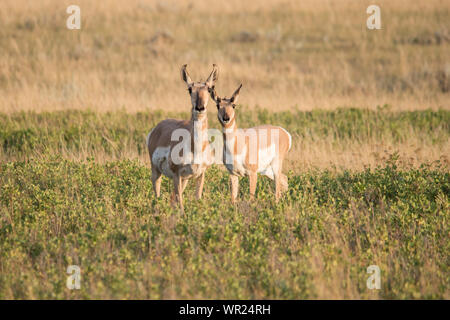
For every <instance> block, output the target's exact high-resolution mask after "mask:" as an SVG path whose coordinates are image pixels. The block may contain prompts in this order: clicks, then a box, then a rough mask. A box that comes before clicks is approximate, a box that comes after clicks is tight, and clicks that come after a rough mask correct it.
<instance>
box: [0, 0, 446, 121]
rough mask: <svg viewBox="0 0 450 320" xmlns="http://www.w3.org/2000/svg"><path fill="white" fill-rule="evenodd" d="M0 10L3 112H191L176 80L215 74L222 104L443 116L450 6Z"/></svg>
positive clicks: (21, 4)
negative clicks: (72, 24) (231, 98)
mask: <svg viewBox="0 0 450 320" xmlns="http://www.w3.org/2000/svg"><path fill="white" fill-rule="evenodd" d="M70 4H73V1H59V0H40V1H27V0H3V1H2V4H1V5H0V48H1V56H0V96H1V97H2V99H1V100H0V111H7V112H11V111H17V110H37V111H42V110H60V109H67V108H75V109H85V108H91V109H94V110H97V111H105V110H116V109H122V108H123V109H126V110H127V111H129V112H134V111H139V110H147V109H164V110H173V111H184V110H186V109H187V108H188V107H189V100H188V97H187V94H186V91H185V86H184V84H183V83H182V82H181V80H180V75H179V68H180V66H181V65H182V64H184V63H188V64H189V70H190V72H191V76H192V77H193V78H194V79H197V80H198V79H200V78H203V79H204V78H205V77H206V76H207V75H208V73H209V72H210V69H211V64H212V63H217V64H218V65H219V67H220V80H219V82H218V85H217V89H218V92H219V93H221V94H223V95H229V94H231V92H232V90H233V89H235V87H236V86H237V85H239V83H241V82H242V83H243V84H244V86H243V90H242V96H241V103H242V104H244V105H245V106H246V107H249V108H252V107H256V106H259V107H263V108H268V109H270V110H288V109H300V110H310V109H314V108H326V109H329V108H336V107H339V106H356V107H368V108H375V107H376V106H377V105H384V104H390V105H392V106H393V107H394V108H395V109H398V110H411V109H424V108H434V109H436V108H446V109H448V108H449V106H450V104H449V90H450V83H449V82H450V80H449V79H450V60H449V59H450V58H449V56H450V50H449V48H450V29H449V23H448V21H450V10H449V9H450V3H449V2H448V1H439V0H418V1H404V0H396V1H377V2H376V4H377V5H379V6H380V8H381V21H382V30H368V29H367V28H366V19H367V17H368V14H367V13H366V8H367V7H368V6H369V5H370V4H373V1H347V0H345V1H312V0H306V1H289V0H285V1H282V0H276V1H268V0H262V1H237V0H231V1H226V2H222V1H143V0H129V1H119V0H104V1H90V0H89V1H88V0H80V1H76V4H78V5H79V6H80V8H81V19H82V26H81V30H68V29H67V28H66V19H67V17H68V16H69V15H68V14H67V13H66V8H67V6H68V5H70Z"/></svg>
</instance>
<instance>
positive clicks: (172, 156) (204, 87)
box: [147, 65, 218, 212]
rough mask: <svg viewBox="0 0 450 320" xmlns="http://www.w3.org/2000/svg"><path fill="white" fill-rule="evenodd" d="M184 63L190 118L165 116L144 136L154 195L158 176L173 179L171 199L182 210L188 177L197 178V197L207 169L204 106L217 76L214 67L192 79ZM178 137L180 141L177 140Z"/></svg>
mask: <svg viewBox="0 0 450 320" xmlns="http://www.w3.org/2000/svg"><path fill="white" fill-rule="evenodd" d="M186 67H187V65H184V66H183V67H182V68H181V77H182V79H183V81H184V82H186V84H187V87H188V91H189V95H190V97H191V103H192V112H191V114H192V115H191V119H190V120H175V119H166V120H163V121H161V122H160V123H158V125H156V127H155V128H154V129H153V130H152V131H151V132H150V133H149V134H148V136H147V147H148V152H149V155H150V162H151V166H152V183H153V189H154V191H155V194H156V197H159V196H160V189H161V175H162V174H164V175H166V176H167V177H169V178H172V179H173V184H174V192H173V194H172V201H173V200H175V199H177V200H178V203H179V205H180V208H181V211H182V212H184V207H183V191H184V189H185V187H186V185H187V182H188V179H190V178H197V179H198V180H197V192H196V196H197V198H198V199H200V198H201V197H202V191H203V182H204V178H205V171H206V168H207V167H208V166H209V165H210V164H211V162H212V161H211V159H210V158H209V157H207V156H206V157H203V155H208V154H209V143H208V134H207V130H208V119H207V115H206V105H207V104H208V99H209V96H210V93H209V91H210V90H212V89H213V88H214V84H215V82H216V81H217V78H218V69H217V66H216V65H213V70H212V72H211V74H210V75H209V77H208V79H207V80H206V81H205V82H194V81H192V80H191V77H190V76H189V74H188V73H187V71H186ZM180 138H183V140H184V143H182V142H183V140H182V141H181V142H180Z"/></svg>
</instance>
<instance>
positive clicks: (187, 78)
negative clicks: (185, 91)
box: [181, 64, 194, 87]
mask: <svg viewBox="0 0 450 320" xmlns="http://www.w3.org/2000/svg"><path fill="white" fill-rule="evenodd" d="M186 68H187V64H185V65H184V66H182V67H181V79H183V81H184V82H186V84H187V85H188V86H189V87H190V86H192V84H193V83H194V81H192V79H191V77H190V76H189V73H188V72H187V70H186Z"/></svg>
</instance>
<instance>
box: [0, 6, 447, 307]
mask: <svg viewBox="0 0 450 320" xmlns="http://www.w3.org/2000/svg"><path fill="white" fill-rule="evenodd" d="M71 4H74V2H73V1H65V0H63V1H59V0H58V1H57V0H40V1H26V0H3V1H2V2H1V4H0V299H183V298H184V299H202V298H203V299H449V298H450V270H449V261H450V256H449V252H450V241H449V236H450V234H449V232H450V228H449V213H450V201H449V197H450V171H449V161H450V158H449V157H450V60H449V59H450V28H449V23H448V21H450V4H449V3H448V1H441V0H418V1H414V2H411V1H406V0H396V1H385V0H383V1H377V3H376V4H378V5H379V6H380V8H381V19H382V30H368V29H367V28H366V19H367V17H368V15H367V14H366V8H367V7H368V6H369V5H370V4H373V3H372V1H365V0H364V1H356V2H355V1H350V0H342V1H313V0H306V1H294V0H284V1H283V0H274V1H269V0H259V1H246V2H243V1H237V0H230V1H226V2H211V1H175V0H173V1H172V0H170V1H144V0H128V1H126V2H124V1H119V0H104V1H88V0H79V1H77V4H78V5H79V6H80V7H81V17H82V26H81V30H68V29H66V27H65V24H66V19H67V17H68V14H67V13H66V8H67V6H68V5H71ZM184 63H188V64H189V67H188V68H189V72H190V75H191V76H192V78H193V79H194V80H199V79H200V78H203V80H204V79H205V78H206V77H207V75H208V74H209V72H210V70H211V65H212V64H213V63H216V64H218V65H219V80H218V82H217V85H216V89H217V92H218V93H219V95H221V96H223V95H227V96H229V95H230V94H231V93H232V92H233V91H234V89H235V88H236V87H237V85H239V83H243V88H242V90H241V95H240V101H239V103H240V104H239V105H238V106H237V109H236V113H237V124H238V126H240V127H250V126H254V125H258V124H264V123H270V124H274V125H280V126H283V127H284V128H286V129H287V130H288V131H289V132H290V133H291V134H292V138H293V145H292V149H291V150H290V152H289V154H288V156H287V159H286V161H285V165H284V172H285V173H286V174H287V175H288V177H289V189H288V191H287V192H286V193H285V194H284V196H283V198H282V199H281V201H280V202H279V203H276V202H275V201H274V195H273V189H274V188H273V185H272V182H271V181H270V180H268V179H267V178H260V179H259V180H258V187H257V194H256V197H257V201H252V200H251V199H250V198H249V194H248V193H249V192H248V179H240V185H241V186H240V193H239V201H238V202H237V204H236V205H234V206H233V205H232V204H231V203H230V194H229V186H228V178H229V177H228V173H227V171H225V170H224V168H223V166H221V165H214V166H212V167H211V168H210V169H208V171H207V174H206V181H205V190H204V193H203V195H204V196H203V199H201V200H195V197H194V184H193V183H192V182H190V183H189V184H188V187H187V189H186V191H185V211H186V214H185V215H181V214H180V212H179V210H178V209H177V208H174V207H172V206H171V205H170V203H169V199H170V192H171V188H172V187H171V186H170V183H169V180H168V179H167V178H165V177H164V178H163V183H162V197H161V198H160V199H156V198H155V196H154V194H153V191H152V185H151V180H150V175H151V171H150V165H149V159H148V152H147V150H146V148H145V138H146V136H147V134H148V132H149V131H150V130H151V129H152V128H153V127H154V126H155V125H156V124H157V123H158V122H159V121H161V120H163V119H166V118H169V117H172V118H180V119H181V118H184V119H187V118H189V116H190V108H191V106H190V99H189V97H188V93H187V91H186V86H185V84H184V83H183V82H182V81H181V79H180V74H179V73H180V72H179V69H180V67H181V65H183V64H184ZM208 117H209V127H210V128H219V123H218V120H217V116H216V108H215V106H214V104H213V103H212V102H209V106H208ZM69 265H78V266H80V268H81V289H80V290H69V289H67V288H66V279H67V276H68V274H67V273H66V269H67V267H68V266H69ZM370 265H377V266H379V267H380V270H381V289H380V290H369V289H368V288H367V286H366V281H367V278H368V277H369V276H370V275H369V274H368V273H367V267H369V266H370Z"/></svg>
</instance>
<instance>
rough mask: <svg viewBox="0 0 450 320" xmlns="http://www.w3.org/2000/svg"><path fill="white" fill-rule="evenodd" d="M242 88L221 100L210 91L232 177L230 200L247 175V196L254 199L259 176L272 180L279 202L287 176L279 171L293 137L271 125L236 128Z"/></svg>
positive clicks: (224, 156) (233, 197) (226, 163)
mask: <svg viewBox="0 0 450 320" xmlns="http://www.w3.org/2000/svg"><path fill="white" fill-rule="evenodd" d="M241 87H242V84H241V85H240V86H239V88H238V89H237V90H236V91H235V92H234V93H233V95H232V96H231V98H229V99H227V98H220V97H219V96H218V95H217V93H216V91H215V90H214V88H213V89H212V90H211V91H210V93H211V98H212V99H213V100H214V101H215V103H216V105H217V113H218V114H217V116H218V118H219V121H220V123H221V125H222V133H223V139H224V145H223V162H224V164H225V166H226V168H227V169H228V171H229V172H230V174H231V176H230V180H231V200H232V202H235V201H236V197H237V194H238V186H239V177H240V176H241V177H242V176H249V180H250V195H251V197H252V198H253V197H254V195H255V190H256V181H257V177H258V176H257V174H258V173H260V174H263V175H266V176H268V177H269V178H270V179H272V180H275V199H276V200H277V201H278V199H279V198H280V196H281V193H282V192H283V191H285V190H287V187H288V184H287V177H286V176H285V175H284V174H283V173H282V172H281V170H282V167H283V160H284V158H285V156H286V154H287V152H288V151H289V150H290V148H291V145H292V138H291V135H290V134H289V132H287V131H286V130H285V129H283V128H281V127H277V126H272V125H261V126H257V127H254V128H249V129H238V128H237V125H236V115H235V107H236V102H237V99H238V96H239V91H240V90H241Z"/></svg>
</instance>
